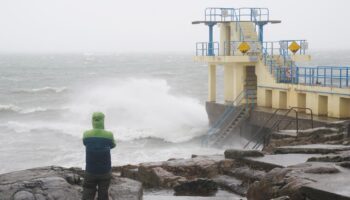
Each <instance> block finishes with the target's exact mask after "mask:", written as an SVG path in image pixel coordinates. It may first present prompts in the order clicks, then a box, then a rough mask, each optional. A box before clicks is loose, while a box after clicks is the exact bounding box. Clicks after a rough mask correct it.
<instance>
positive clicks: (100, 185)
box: [83, 172, 112, 200]
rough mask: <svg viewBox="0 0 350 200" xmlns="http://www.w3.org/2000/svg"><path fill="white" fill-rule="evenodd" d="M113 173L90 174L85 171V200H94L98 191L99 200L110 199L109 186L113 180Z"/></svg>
mask: <svg viewBox="0 0 350 200" xmlns="http://www.w3.org/2000/svg"><path fill="white" fill-rule="evenodd" d="M111 177H112V175H111V173H110V172H109V173H106V174H101V175H100V174H90V173H87V172H85V177H84V184H83V200H94V199H95V195H96V191H97V199H98V200H108V188H109V184H110V182H111Z"/></svg>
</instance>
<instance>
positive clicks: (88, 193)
mask: <svg viewBox="0 0 350 200" xmlns="http://www.w3.org/2000/svg"><path fill="white" fill-rule="evenodd" d="M92 126H93V129H92V130H89V131H86V132H85V133H84V136H83V143H84V145H85V149H86V167H85V178H84V186H83V187H84V191H83V200H93V199H94V198H95V194H96V191H97V188H98V199H99V200H107V199H108V188H109V183H110V179H111V153H110V149H112V148H114V147H115V146H116V145H115V141H114V137H113V133H111V132H109V131H105V130H104V114H103V113H100V112H96V113H94V114H93V116H92Z"/></svg>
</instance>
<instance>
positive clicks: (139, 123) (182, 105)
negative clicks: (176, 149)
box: [70, 78, 208, 142]
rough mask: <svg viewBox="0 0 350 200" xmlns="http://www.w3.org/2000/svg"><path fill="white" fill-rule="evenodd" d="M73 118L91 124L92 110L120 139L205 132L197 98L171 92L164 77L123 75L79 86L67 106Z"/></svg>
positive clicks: (175, 138) (180, 138)
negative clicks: (91, 84)
mask: <svg viewBox="0 0 350 200" xmlns="http://www.w3.org/2000/svg"><path fill="white" fill-rule="evenodd" d="M70 111H71V112H72V113H71V116H70V117H72V120H71V121H75V123H77V124H84V125H85V126H86V127H90V126H91V125H90V116H91V113H93V112H95V111H102V112H105V114H106V128H107V129H110V130H112V131H114V132H115V134H116V137H118V138H119V139H120V140H133V139H140V138H147V137H152V138H160V139H164V140H165V141H168V142H184V141H188V140H191V139H192V138H194V137H197V136H199V135H202V134H205V132H206V130H207V128H208V126H207V123H208V122H207V115H206V111H205V107H204V105H202V104H200V102H199V101H198V100H197V99H194V98H190V97H185V96H179V95H174V94H172V93H171V88H170V86H169V85H168V83H167V82H166V81H165V80H163V79H136V78H125V79H117V80H108V81H103V82H100V83H95V84H93V86H92V87H88V88H85V89H84V88H81V89H79V92H78V93H77V94H76V95H74V97H73V100H72V103H71V105H70Z"/></svg>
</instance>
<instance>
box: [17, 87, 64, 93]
mask: <svg viewBox="0 0 350 200" xmlns="http://www.w3.org/2000/svg"><path fill="white" fill-rule="evenodd" d="M66 90H67V88H66V87H42V88H33V89H23V90H18V91H17V92H24V93H41V92H42V93H44V92H54V93H60V92H64V91H66Z"/></svg>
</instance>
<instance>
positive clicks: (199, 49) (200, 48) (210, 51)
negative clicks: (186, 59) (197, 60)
mask: <svg viewBox="0 0 350 200" xmlns="http://www.w3.org/2000/svg"><path fill="white" fill-rule="evenodd" d="M219 48H220V46H219V42H213V43H212V44H210V42H197V43H196V56H219V55H220V49H219Z"/></svg>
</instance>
